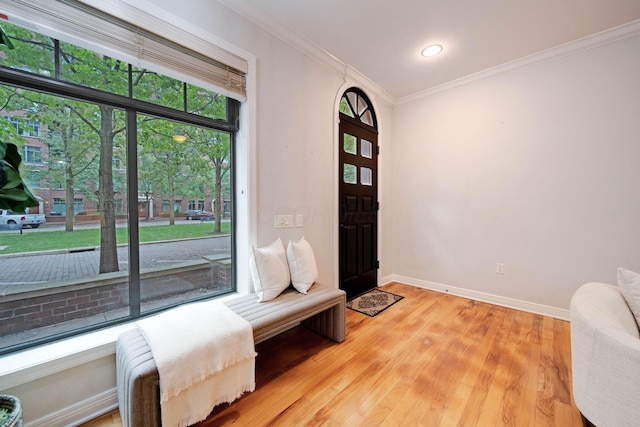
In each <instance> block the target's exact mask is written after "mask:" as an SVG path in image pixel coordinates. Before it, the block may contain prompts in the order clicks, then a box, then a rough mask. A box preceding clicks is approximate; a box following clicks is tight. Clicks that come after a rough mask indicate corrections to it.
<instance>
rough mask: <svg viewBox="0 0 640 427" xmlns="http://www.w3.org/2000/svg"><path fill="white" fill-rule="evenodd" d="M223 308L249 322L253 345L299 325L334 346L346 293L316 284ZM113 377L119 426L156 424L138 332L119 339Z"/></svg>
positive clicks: (146, 351)
mask: <svg viewBox="0 0 640 427" xmlns="http://www.w3.org/2000/svg"><path fill="white" fill-rule="evenodd" d="M224 304H225V305H226V306H228V307H229V308H230V309H231V310H233V311H234V312H235V313H237V314H238V315H240V316H242V317H243V318H245V319H246V320H247V321H248V322H249V324H250V325H251V327H252V329H253V337H254V342H255V343H259V342H262V341H264V340H266V339H268V338H270V337H272V336H274V335H277V334H279V333H281V332H283V331H285V330H287V329H289V328H291V327H293V326H295V325H296V324H298V323H302V324H303V325H305V326H306V327H308V328H310V329H312V330H314V331H316V332H318V333H319V334H321V335H323V336H326V337H327V338H330V339H332V340H334V341H336V342H342V341H344V339H345V336H346V294H345V292H344V291H342V290H339V289H334V288H330V287H327V286H322V285H320V284H315V285H313V286H312V287H311V289H310V290H309V293H308V294H306V295H305V294H301V293H299V292H298V291H296V290H294V289H292V288H289V289H287V290H285V291H284V292H283V293H282V294H281V295H280V296H278V297H277V298H276V299H274V300H271V301H266V302H258V296H257V295H256V294H251V295H245V296H241V297H238V298H234V299H231V300H227V301H224ZM116 376H117V392H118V403H119V406H120V416H121V418H122V424H123V426H124V427H127V426H132V427H133V426H135V427H149V426H154V427H155V426H160V420H161V419H160V386H159V381H160V377H159V374H158V368H157V366H156V364H155V361H154V360H153V355H152V354H151V348H150V347H149V345H148V344H147V342H146V340H145V339H144V337H143V336H142V334H141V333H140V331H139V330H138V328H134V329H131V330H129V331H127V332H125V333H123V334H121V335H120V337H119V338H118V342H117V345H116Z"/></svg>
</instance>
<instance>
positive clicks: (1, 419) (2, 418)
mask: <svg viewBox="0 0 640 427" xmlns="http://www.w3.org/2000/svg"><path fill="white" fill-rule="evenodd" d="M10 416H11V412H9V411H7V410H6V409H0V426H1V425H3V424H4V423H5V422H6V421H7V420H8V419H9V417H10Z"/></svg>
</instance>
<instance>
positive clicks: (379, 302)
mask: <svg viewBox="0 0 640 427" xmlns="http://www.w3.org/2000/svg"><path fill="white" fill-rule="evenodd" d="M402 298H404V297H403V296H401V295H396V294H392V293H391V292H386V291H381V290H379V289H372V290H370V291H368V292H365V293H364V294H362V295H360V296H358V297H355V298H354V299H352V300H351V301H348V302H347V308H350V309H351V310H354V311H357V312H359V313H362V314H366V315H367V316H370V317H374V316H375V315H377V314H380V313H382V312H383V311H384V310H386V309H387V308H389V307H391V306H392V305H393V304H395V303H397V302H398V301H400V300H401V299H402Z"/></svg>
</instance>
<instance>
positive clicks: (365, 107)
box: [357, 95, 369, 116]
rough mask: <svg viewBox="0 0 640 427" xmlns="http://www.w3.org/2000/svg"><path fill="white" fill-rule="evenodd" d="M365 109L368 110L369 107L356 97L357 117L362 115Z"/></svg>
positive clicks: (360, 98) (359, 97)
mask: <svg viewBox="0 0 640 427" xmlns="http://www.w3.org/2000/svg"><path fill="white" fill-rule="evenodd" d="M367 108H369V106H368V105H367V102H366V101H365V100H364V99H363V98H362V97H361V96H359V95H358V107H357V109H358V115H359V116H361V115H362V113H364V110H366V109H367Z"/></svg>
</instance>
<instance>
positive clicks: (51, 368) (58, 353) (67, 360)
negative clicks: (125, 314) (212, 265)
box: [0, 293, 238, 391]
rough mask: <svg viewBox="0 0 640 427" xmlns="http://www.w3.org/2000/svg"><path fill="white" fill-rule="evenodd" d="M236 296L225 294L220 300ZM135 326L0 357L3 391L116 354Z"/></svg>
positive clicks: (111, 329)
mask: <svg viewBox="0 0 640 427" xmlns="http://www.w3.org/2000/svg"><path fill="white" fill-rule="evenodd" d="M237 295H238V294H237V293H233V294H230V295H225V296H223V297H221V298H219V301H225V300H227V299H230V298H234V297H236V296H237ZM134 327H135V322H129V323H126V324H122V325H118V326H113V327H110V328H105V329H101V330H99V331H96V332H90V333H86V334H82V335H78V336H75V337H72V338H67V339H64V340H60V341H56V342H53V343H50V344H46V345H42V346H39V347H35V348H31V349H28V350H23V351H19V352H16V353H12V354H8V355H5V356H0V384H2V388H1V389H0V391H3V390H7V389H10V388H13V387H17V386H19V385H22V384H26V383H28V382H30V381H35V380H38V379H40V378H44V377H46V376H49V375H53V374H56V373H58V372H62V371H65V370H67V369H71V368H74V367H76V366H80V365H82V364H85V363H89V362H92V361H94V360H98V359H101V358H103V357H108V356H111V355H114V354H115V352H116V341H117V340H118V336H119V335H120V334H121V333H123V332H125V331H127V330H129V329H132V328H134Z"/></svg>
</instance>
